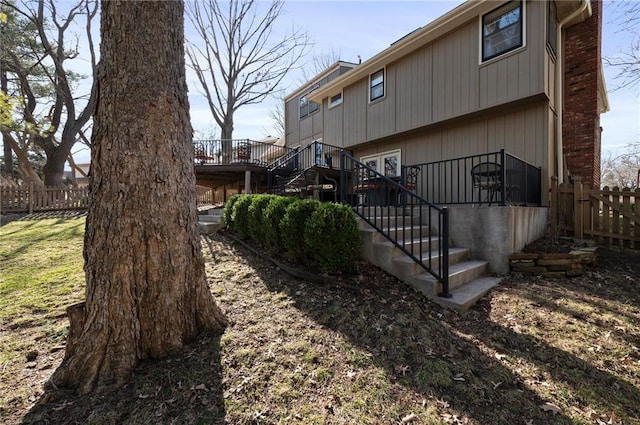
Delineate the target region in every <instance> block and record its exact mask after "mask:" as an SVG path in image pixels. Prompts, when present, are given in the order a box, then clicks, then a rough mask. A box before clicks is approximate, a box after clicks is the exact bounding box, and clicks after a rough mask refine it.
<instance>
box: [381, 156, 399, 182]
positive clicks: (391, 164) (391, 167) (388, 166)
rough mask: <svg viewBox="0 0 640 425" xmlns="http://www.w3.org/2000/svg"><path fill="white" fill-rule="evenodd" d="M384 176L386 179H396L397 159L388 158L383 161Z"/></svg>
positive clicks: (395, 157) (394, 157)
mask: <svg viewBox="0 0 640 425" xmlns="http://www.w3.org/2000/svg"><path fill="white" fill-rule="evenodd" d="M384 175H385V176H387V177H398V176H399V173H398V157H397V156H396V155H394V156H388V157H386V158H385V159H384Z"/></svg>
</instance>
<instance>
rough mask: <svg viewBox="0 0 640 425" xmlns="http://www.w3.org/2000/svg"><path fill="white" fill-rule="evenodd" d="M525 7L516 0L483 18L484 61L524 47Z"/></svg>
mask: <svg viewBox="0 0 640 425" xmlns="http://www.w3.org/2000/svg"><path fill="white" fill-rule="evenodd" d="M523 25H524V19H523V6H522V1H521V0H514V1H510V2H509V3H506V4H505V5H503V6H500V7H499V8H497V9H496V10H494V11H492V12H489V13H487V14H486V15H484V16H483V17H482V61H483V62H484V61H487V60H489V59H493V58H495V57H497V56H500V55H502V54H504V53H507V52H510V51H512V50H515V49H517V48H519V47H522V46H523Z"/></svg>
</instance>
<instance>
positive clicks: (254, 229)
mask: <svg viewBox="0 0 640 425" xmlns="http://www.w3.org/2000/svg"><path fill="white" fill-rule="evenodd" d="M274 197H275V195H254V196H252V197H251V205H249V210H248V212H249V217H248V219H249V236H250V237H251V239H253V240H254V241H255V242H257V243H258V244H260V245H263V246H264V244H265V235H264V224H263V223H264V220H265V210H266V209H267V205H269V202H271V199H273V198H274Z"/></svg>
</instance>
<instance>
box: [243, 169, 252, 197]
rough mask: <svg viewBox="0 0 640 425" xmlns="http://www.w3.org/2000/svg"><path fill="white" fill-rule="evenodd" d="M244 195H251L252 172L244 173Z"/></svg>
mask: <svg viewBox="0 0 640 425" xmlns="http://www.w3.org/2000/svg"><path fill="white" fill-rule="evenodd" d="M244 193H251V171H249V170H247V171H245V172H244Z"/></svg>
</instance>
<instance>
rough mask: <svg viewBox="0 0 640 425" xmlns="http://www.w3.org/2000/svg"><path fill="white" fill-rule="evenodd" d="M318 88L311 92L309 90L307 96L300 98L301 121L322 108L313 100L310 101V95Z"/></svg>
mask: <svg viewBox="0 0 640 425" xmlns="http://www.w3.org/2000/svg"><path fill="white" fill-rule="evenodd" d="M317 88H318V86H315V87H313V88H312V89H311V90H308V91H307V92H306V93H305V94H303V95H302V96H300V119H302V118H304V117H306V116H308V115H311V114H313V113H314V112H316V111H317V110H318V109H320V106H319V105H318V104H317V103H316V102H313V101H311V100H309V97H308V94H309V93H311V92H312V91H314V90H315V89H317Z"/></svg>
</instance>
